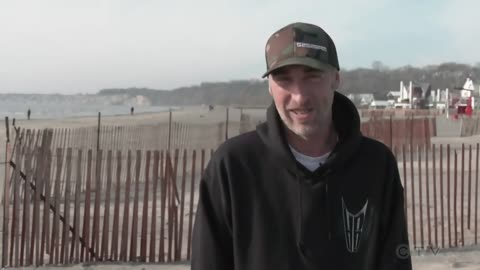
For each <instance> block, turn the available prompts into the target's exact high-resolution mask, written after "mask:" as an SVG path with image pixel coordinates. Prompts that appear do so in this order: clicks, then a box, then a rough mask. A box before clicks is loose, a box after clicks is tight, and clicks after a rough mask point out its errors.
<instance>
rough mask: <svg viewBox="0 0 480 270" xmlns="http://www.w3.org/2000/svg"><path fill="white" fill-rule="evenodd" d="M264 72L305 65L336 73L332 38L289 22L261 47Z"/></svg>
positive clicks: (335, 54)
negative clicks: (263, 58)
mask: <svg viewBox="0 0 480 270" xmlns="http://www.w3.org/2000/svg"><path fill="white" fill-rule="evenodd" d="M265 59H266V62H267V72H265V74H263V76H262V78H265V77H266V76H268V75H269V74H270V73H271V72H272V71H274V70H275V69H278V68H280V67H284V66H288V65H305V66H308V67H311V68H314V69H322V70H324V69H329V68H330V69H331V68H335V69H337V70H340V66H339V64H338V57H337V50H336V48H335V44H334V43H333V40H332V38H330V36H329V35H328V34H327V33H326V32H325V31H324V30H323V29H322V28H320V27H318V26H316V25H313V24H308V23H301V22H297V23H292V24H289V25H287V26H285V27H283V28H281V29H280V30H278V31H277V32H275V33H274V34H273V35H272V36H271V37H270V38H269V39H268V41H267V44H266V46H265Z"/></svg>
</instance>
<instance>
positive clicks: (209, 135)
mask: <svg viewBox="0 0 480 270" xmlns="http://www.w3.org/2000/svg"><path fill="white" fill-rule="evenodd" d="M244 112H245V111H244ZM249 115H250V117H251V124H250V125H249V126H248V127H242V126H241V124H240V110H238V109H229V112H228V119H229V125H228V133H227V134H228V137H232V136H235V135H237V134H239V133H240V130H241V129H242V128H243V129H244V130H249V129H253V128H254V123H256V120H257V119H261V118H263V117H264V110H251V111H249ZM226 119H227V115H226V108H224V107H216V108H215V109H214V110H213V111H209V110H208V108H206V107H200V106H199V107H188V108H181V109H180V110H178V111H174V112H172V120H173V122H177V123H183V124H189V125H192V126H195V128H192V129H189V130H188V134H187V135H188V136H187V137H192V136H193V137H195V140H191V139H189V140H188V142H183V144H182V146H185V147H187V148H191V149H202V148H204V149H214V148H215V147H216V146H217V145H218V144H219V143H221V142H222V141H223V140H224V135H225V133H226V132H227V131H226V130H225V126H226V125H225V122H226ZM168 122H169V113H168V112H161V113H145V114H135V115H122V116H108V117H102V118H101V126H131V127H134V126H135V127H138V126H146V127H148V126H156V125H165V124H168ZM97 123H98V118H97V117H96V116H92V117H81V118H80V117H79V118H68V119H50V120H43V119H42V120H36V119H32V120H30V121H28V120H17V123H16V124H17V126H20V127H22V128H25V129H43V128H59V129H60V128H66V129H72V128H84V127H96V126H97ZM0 125H1V126H0V163H2V162H4V161H5V156H4V154H5V141H6V135H5V123H4V121H3V119H2V120H1V121H0ZM142 138H143V137H142ZM156 139H158V138H155V137H148V142H146V143H144V144H143V145H142V147H146V148H148V147H149V143H150V144H151V143H152V142H154V141H155V140H156ZM479 141H480V136H474V137H466V138H459V137H442V138H432V143H435V144H452V146H453V147H454V148H456V149H458V148H459V147H461V144H462V143H466V144H472V143H477V142H479ZM157 146H158V145H157ZM161 146H163V144H162V145H161ZM4 166H5V165H3V164H0V180H1V181H0V185H1V187H0V191H1V192H2V193H1V194H2V196H3V188H4V168H5V167H4ZM400 169H402V167H401V166H400ZM1 211H3V209H2V210H1ZM1 211H0V213H1V215H0V220H1V219H2V218H1V217H3V213H2V212H1ZM417 214H418V213H417ZM0 245H1V243H0ZM412 255H413V261H414V269H425V270H436V269H438V270H440V269H480V247H469V248H464V249H462V251H459V250H455V249H453V250H441V251H440V252H439V253H437V254H435V253H434V252H429V251H428V250H427V251H425V250H424V251H421V252H418V253H415V252H414V254H412ZM132 267H133V268H134V269H163V270H177V269H178V270H183V269H189V268H190V267H189V265H188V264H187V263H183V264H173V265H158V264H153V265H152V264H81V265H75V266H69V267H66V268H67V269H105V270H108V269H127V268H128V269H132ZM50 268H56V269H58V268H57V267H42V268H40V269H50ZM26 269H29V268H26Z"/></svg>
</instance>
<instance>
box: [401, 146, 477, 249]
mask: <svg viewBox="0 0 480 270" xmlns="http://www.w3.org/2000/svg"><path fill="white" fill-rule="evenodd" d="M394 153H395V155H396V158H397V161H398V165H399V171H400V176H401V179H402V184H403V187H404V197H405V213H406V217H407V223H408V231H409V236H410V243H411V245H412V246H413V247H415V248H432V247H433V248H439V249H440V248H441V249H443V248H456V247H460V246H470V245H477V244H478V221H479V218H480V217H479V213H478V211H479V209H478V196H479V194H478V191H479V186H478V185H479V170H480V167H479V163H480V157H479V153H480V144H479V143H476V144H469V145H465V144H462V145H461V148H454V147H452V146H451V145H449V144H447V145H434V144H433V145H424V146H417V147H415V146H409V147H407V146H405V145H403V146H402V147H400V148H394Z"/></svg>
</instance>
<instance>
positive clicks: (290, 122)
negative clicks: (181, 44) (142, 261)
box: [191, 23, 412, 270]
mask: <svg viewBox="0 0 480 270" xmlns="http://www.w3.org/2000/svg"><path fill="white" fill-rule="evenodd" d="M265 57H266V66H267V69H266V72H265V73H264V74H263V77H264V78H265V77H266V78H268V86H269V93H270V95H271V96H272V99H273V102H272V105H271V106H270V107H269V108H268V110H267V120H266V122H265V123H262V124H261V125H259V126H258V127H257V128H256V130H255V131H252V132H248V133H245V134H242V135H239V136H237V137H233V138H230V139H229V140H227V141H226V142H225V143H224V144H222V145H221V146H220V147H219V148H218V149H217V150H216V152H215V153H214V155H213V156H212V158H211V160H210V162H209V164H208V166H207V168H206V170H205V173H204V175H203V177H202V179H201V182H200V187H199V202H198V208H197V213H196V219H195V225H194V231H193V242H192V260H191V266H192V270H207V269H208V270H217V269H222V270H223V269H262V270H263V269H295V270H298V269H342V270H349V269H355V270H367V269H368V270H372V269H373V270H376V269H389V270H395V269H397V270H398V269H402V270H410V269H412V264H411V258H410V256H409V250H410V249H409V241H408V233H407V227H406V222H405V213H404V195H403V194H404V193H403V187H402V185H401V181H400V176H399V172H398V167H397V162H396V160H395V157H394V155H393V154H392V152H391V151H390V149H389V148H388V147H387V146H385V145H384V144H382V143H380V142H378V141H375V140H373V139H370V138H367V137H365V136H363V135H362V133H361V132H360V117H359V115H358V112H357V109H356V108H355V106H354V104H353V103H352V102H351V101H350V100H349V99H348V98H347V97H345V96H344V95H342V94H340V93H339V92H337V91H336V90H337V89H338V87H339V83H340V75H339V70H340V65H339V62H338V57H337V51H336V48H335V44H334V42H333V40H332V39H331V37H330V36H329V35H328V34H327V33H326V32H325V31H324V30H323V29H322V28H320V27H319V26H316V25H312V24H308V23H293V24H289V25H287V26H285V27H283V28H281V29H279V30H278V31H275V32H274V33H273V34H272V35H271V36H270V38H269V39H268V41H267V43H266V46H265Z"/></svg>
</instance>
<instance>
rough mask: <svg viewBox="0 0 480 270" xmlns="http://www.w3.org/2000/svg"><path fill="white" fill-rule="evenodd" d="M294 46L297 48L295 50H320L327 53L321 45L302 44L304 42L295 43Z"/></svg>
mask: <svg viewBox="0 0 480 270" xmlns="http://www.w3.org/2000/svg"><path fill="white" fill-rule="evenodd" d="M295 45H296V46H297V48H309V49H315V50H322V51H324V52H327V48H326V47H325V46H321V45H316V44H311V43H304V42H295Z"/></svg>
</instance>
